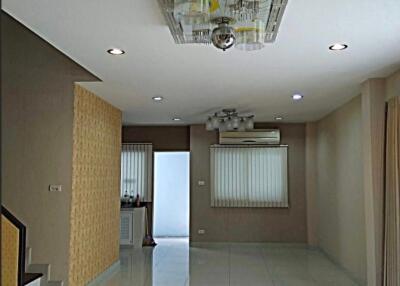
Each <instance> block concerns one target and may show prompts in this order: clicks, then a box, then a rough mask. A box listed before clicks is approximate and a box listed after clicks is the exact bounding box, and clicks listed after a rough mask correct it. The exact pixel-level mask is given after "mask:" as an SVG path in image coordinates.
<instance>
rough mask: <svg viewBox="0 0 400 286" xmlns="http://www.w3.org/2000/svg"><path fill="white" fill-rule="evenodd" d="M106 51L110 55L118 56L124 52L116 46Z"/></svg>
mask: <svg viewBox="0 0 400 286" xmlns="http://www.w3.org/2000/svg"><path fill="white" fill-rule="evenodd" d="M107 53H109V54H110V55H113V56H119V55H123V54H125V51H124V50H121V49H118V48H112V49H109V50H107Z"/></svg>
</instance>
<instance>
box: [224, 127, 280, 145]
mask: <svg viewBox="0 0 400 286" xmlns="http://www.w3.org/2000/svg"><path fill="white" fill-rule="evenodd" d="M280 141H281V133H280V131H279V129H254V130H251V131H245V132H241V131H228V132H220V133H219V144H231V145H232V144H235V145H237V144H256V145H263V144H267V145H279V144H280Z"/></svg>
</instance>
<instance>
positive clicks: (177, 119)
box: [172, 117, 182, 121]
mask: <svg viewBox="0 0 400 286" xmlns="http://www.w3.org/2000/svg"><path fill="white" fill-rule="evenodd" d="M172 120H173V121H181V120H182V118H179V117H174V118H172Z"/></svg>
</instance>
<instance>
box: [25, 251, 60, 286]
mask: <svg viewBox="0 0 400 286" xmlns="http://www.w3.org/2000/svg"><path fill="white" fill-rule="evenodd" d="M25 269H26V270H25V272H26V273H41V274H42V277H41V279H40V283H39V284H37V286H63V281H55V280H51V276H50V273H51V272H50V270H51V265H50V264H35V263H32V248H30V247H27V248H26V250H25ZM28 285H29V284H28ZM32 286H33V285H32ZM35 286H36V285H35Z"/></svg>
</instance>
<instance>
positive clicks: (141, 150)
mask: <svg viewBox="0 0 400 286" xmlns="http://www.w3.org/2000/svg"><path fill="white" fill-rule="evenodd" d="M152 170H153V146H152V144H122V154H121V197H123V196H124V195H125V194H126V193H127V194H128V195H131V196H133V197H136V195H138V194H139V197H140V200H141V201H144V202H151V201H152V174H153V171H152Z"/></svg>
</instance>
